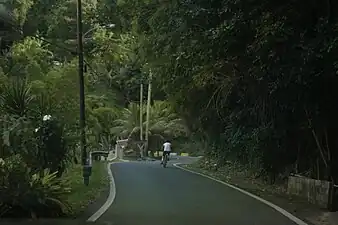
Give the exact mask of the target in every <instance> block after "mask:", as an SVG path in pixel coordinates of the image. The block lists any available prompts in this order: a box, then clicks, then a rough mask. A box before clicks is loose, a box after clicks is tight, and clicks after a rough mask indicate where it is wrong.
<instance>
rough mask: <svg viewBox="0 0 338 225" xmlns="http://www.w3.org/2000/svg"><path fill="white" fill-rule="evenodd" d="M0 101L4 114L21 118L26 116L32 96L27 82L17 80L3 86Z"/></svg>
mask: <svg viewBox="0 0 338 225" xmlns="http://www.w3.org/2000/svg"><path fill="white" fill-rule="evenodd" d="M0 100H1V102H0V104H1V108H2V109H3V110H4V111H5V112H6V113H9V114H14V115H17V116H20V117H22V116H25V115H26V114H27V112H28V108H29V107H28V106H29V104H30V102H31V101H32V100H33V95H31V92H30V87H29V85H28V84H27V82H26V81H25V80H20V79H17V80H12V82H10V83H9V84H7V85H5V86H4V90H3V92H2V95H1V96H0Z"/></svg>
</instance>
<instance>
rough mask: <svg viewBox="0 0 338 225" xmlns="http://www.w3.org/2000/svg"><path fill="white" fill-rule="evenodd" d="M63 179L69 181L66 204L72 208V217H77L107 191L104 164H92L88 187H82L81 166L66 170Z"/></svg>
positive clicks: (98, 162) (105, 167)
mask: <svg viewBox="0 0 338 225" xmlns="http://www.w3.org/2000/svg"><path fill="white" fill-rule="evenodd" d="M63 179H66V180H69V185H70V187H71V190H70V193H69V195H68V202H69V204H70V207H71V208H72V215H73V216H78V215H80V214H81V213H83V212H84V211H85V210H86V209H87V208H88V206H89V205H90V204H91V203H93V202H94V201H95V200H96V199H98V198H99V197H100V195H102V194H104V193H105V192H106V191H108V189H109V177H108V173H107V163H106V162H100V161H95V162H93V167H92V175H91V177H90V183H89V185H88V186H85V185H83V174H82V166H81V165H73V166H71V167H70V168H68V170H67V171H66V172H65V175H64V177H63Z"/></svg>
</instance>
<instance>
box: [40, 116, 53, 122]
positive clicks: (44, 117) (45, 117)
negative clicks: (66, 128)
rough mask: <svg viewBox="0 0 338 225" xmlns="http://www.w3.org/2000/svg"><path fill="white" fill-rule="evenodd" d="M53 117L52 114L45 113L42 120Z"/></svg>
mask: <svg viewBox="0 0 338 225" xmlns="http://www.w3.org/2000/svg"><path fill="white" fill-rule="evenodd" d="M51 118H52V116H51V115H44V116H43V119H42V120H43V121H47V120H50V119H51Z"/></svg>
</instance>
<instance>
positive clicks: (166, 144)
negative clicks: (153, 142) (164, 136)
mask: <svg viewBox="0 0 338 225" xmlns="http://www.w3.org/2000/svg"><path fill="white" fill-rule="evenodd" d="M170 152H171V143H170V141H165V142H164V144H163V155H162V160H161V164H162V163H163V159H164V156H165V155H168V160H169V156H170Z"/></svg>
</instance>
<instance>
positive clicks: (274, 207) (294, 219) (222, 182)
mask: <svg viewBox="0 0 338 225" xmlns="http://www.w3.org/2000/svg"><path fill="white" fill-rule="evenodd" d="M181 164H183V163H175V164H174V166H175V167H176V168H179V169H181V170H185V171H187V172H190V173H193V174H197V175H200V176H202V177H206V178H209V179H211V180H213V181H216V182H218V183H221V184H224V185H226V186H228V187H230V188H233V189H235V190H237V191H239V192H241V193H243V194H245V195H248V196H250V197H252V198H254V199H256V200H258V201H260V202H262V203H264V204H266V205H268V206H270V207H271V208H273V209H275V210H276V211H277V212H279V213H281V214H282V215H284V216H285V217H287V218H288V219H290V220H291V221H293V222H294V223H296V224H297V225H309V224H307V223H305V222H304V221H302V220H301V219H299V218H297V217H295V216H294V215H292V214H291V213H289V212H287V211H286V210H284V209H282V208H281V207H279V206H277V205H275V204H273V203H271V202H269V201H267V200H264V199H262V198H260V197H258V196H256V195H254V194H251V193H250V192H247V191H244V190H243V189H240V188H238V187H236V186H234V185H231V184H228V183H226V182H224V181H221V180H218V179H216V178H213V177H211V176H208V175H205V174H202V173H198V172H195V171H192V170H189V169H186V168H184V167H182V166H180V165H181Z"/></svg>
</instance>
